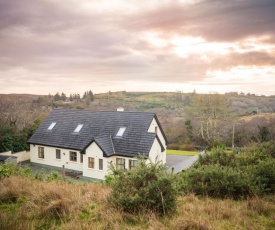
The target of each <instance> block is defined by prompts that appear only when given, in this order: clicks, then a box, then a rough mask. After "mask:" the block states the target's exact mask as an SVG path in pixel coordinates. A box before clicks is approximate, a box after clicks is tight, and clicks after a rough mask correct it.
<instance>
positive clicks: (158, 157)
mask: <svg viewBox="0 0 275 230" xmlns="http://www.w3.org/2000/svg"><path fill="white" fill-rule="evenodd" d="M149 158H150V159H151V161H152V162H154V163H155V162H156V161H162V163H163V164H165V163H166V150H165V151H163V152H161V146H160V144H159V142H158V140H157V138H155V140H154V142H153V145H152V148H151V150H150V152H149ZM147 162H149V161H147Z"/></svg>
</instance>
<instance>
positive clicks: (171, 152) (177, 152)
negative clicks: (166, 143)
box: [166, 149, 199, 156]
mask: <svg viewBox="0 0 275 230" xmlns="http://www.w3.org/2000/svg"><path fill="white" fill-rule="evenodd" d="M198 153H199V152H198V151H183V150H172V149H167V150H166V154H168V155H182V156H194V155H196V154H198Z"/></svg>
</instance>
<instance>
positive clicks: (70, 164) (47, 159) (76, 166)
mask: <svg viewBox="0 0 275 230" xmlns="http://www.w3.org/2000/svg"><path fill="white" fill-rule="evenodd" d="M38 147H44V158H43V159H42V158H39V157H38ZM56 149H60V150H61V159H56V151H55V150H56ZM70 151H73V152H76V153H77V161H76V162H74V161H70ZM30 161H31V162H34V163H38V164H44V165H49V166H54V167H60V168H62V165H65V168H66V169H70V170H77V171H83V163H80V152H79V151H76V150H69V149H62V148H55V147H48V146H42V145H33V144H30Z"/></svg>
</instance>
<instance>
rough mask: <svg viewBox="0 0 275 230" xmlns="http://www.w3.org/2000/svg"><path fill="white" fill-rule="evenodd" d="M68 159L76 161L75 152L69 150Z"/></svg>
mask: <svg viewBox="0 0 275 230" xmlns="http://www.w3.org/2000/svg"><path fill="white" fill-rule="evenodd" d="M70 161H75V162H76V161H77V153H76V152H71V151H70Z"/></svg>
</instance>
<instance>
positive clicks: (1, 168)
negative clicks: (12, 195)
mask: <svg viewBox="0 0 275 230" xmlns="http://www.w3.org/2000/svg"><path fill="white" fill-rule="evenodd" d="M16 174H19V168H18V167H17V166H16V165H14V164H12V163H8V164H0V179H3V178H5V177H9V176H11V175H16Z"/></svg>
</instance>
